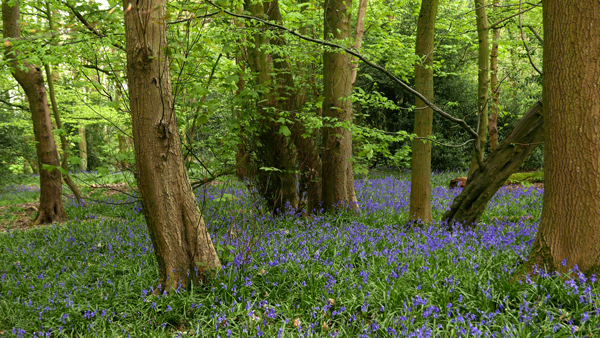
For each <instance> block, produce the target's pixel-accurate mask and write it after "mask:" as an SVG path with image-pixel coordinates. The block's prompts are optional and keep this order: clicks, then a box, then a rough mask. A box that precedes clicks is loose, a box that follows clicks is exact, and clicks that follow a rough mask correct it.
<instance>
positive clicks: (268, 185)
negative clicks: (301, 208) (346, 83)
mask: <svg viewBox="0 0 600 338" xmlns="http://www.w3.org/2000/svg"><path fill="white" fill-rule="evenodd" d="M246 10H247V11H249V12H250V13H252V14H253V15H254V16H257V17H260V18H265V19H269V20H274V21H281V14H280V13H279V4H278V2H277V0H274V1H270V2H264V3H262V4H260V3H254V4H252V3H251V1H246ZM275 34H277V33H275ZM280 39H281V38H280V37H277V36H275V37H273V38H269V37H268V36H267V35H265V34H263V33H262V32H261V33H256V34H254V46H251V47H248V48H247V56H248V63H249V65H250V68H251V69H252V71H253V72H254V73H256V76H255V77H254V80H255V82H256V84H257V85H266V86H270V89H269V90H268V92H266V93H264V94H262V97H261V99H260V101H259V103H258V108H259V111H260V113H261V118H262V127H261V128H260V129H259V131H258V137H257V138H258V141H259V142H260V145H259V146H258V147H257V149H256V154H257V156H256V159H257V160H258V161H259V163H258V165H257V167H259V168H260V167H266V168H270V169H268V170H266V171H265V170H262V169H258V170H256V171H255V173H254V174H255V176H256V180H257V183H258V188H259V191H260V193H261V194H262V195H263V196H264V197H265V198H266V200H267V203H268V206H269V207H272V208H273V210H274V211H275V212H278V211H283V210H284V209H285V206H286V205H287V204H289V206H291V207H292V208H298V203H299V196H298V190H297V188H296V152H295V149H293V148H292V147H291V145H292V143H291V139H290V138H289V137H288V136H286V135H284V134H283V133H282V132H281V130H282V127H285V128H288V130H290V129H289V127H287V126H285V125H283V124H281V123H279V122H277V120H278V119H279V116H280V115H279V113H280V112H281V111H282V110H283V111H290V110H293V107H294V104H295V98H294V97H293V93H291V92H290V90H289V89H288V88H293V86H294V84H293V79H292V77H291V74H289V70H287V69H282V68H281V67H282V65H281V64H278V65H275V64H274V60H275V59H280V58H285V57H284V56H283V55H278V54H277V53H276V52H275V53H273V54H272V55H270V54H268V53H267V52H265V50H264V48H263V47H264V46H267V45H269V44H273V45H278V46H281V45H282V42H281V41H279V40H280ZM282 62H283V63H285V62H286V61H282ZM283 72H286V73H288V75H289V76H284V75H283V74H282V73H283ZM285 128H284V129H285ZM290 131H291V130H290ZM273 169H275V170H273Z"/></svg>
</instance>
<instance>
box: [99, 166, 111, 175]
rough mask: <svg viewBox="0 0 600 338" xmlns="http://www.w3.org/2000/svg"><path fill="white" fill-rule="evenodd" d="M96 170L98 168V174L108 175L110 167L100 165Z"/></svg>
mask: <svg viewBox="0 0 600 338" xmlns="http://www.w3.org/2000/svg"><path fill="white" fill-rule="evenodd" d="M96 170H98V175H108V173H109V172H108V169H107V168H104V167H98V168H96Z"/></svg>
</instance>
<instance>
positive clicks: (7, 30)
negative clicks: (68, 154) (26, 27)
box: [2, 0, 67, 224]
mask: <svg viewBox="0 0 600 338" xmlns="http://www.w3.org/2000/svg"><path fill="white" fill-rule="evenodd" d="M10 2H11V1H9V0H3V1H2V26H3V29H4V31H3V33H4V38H5V39H6V38H9V40H6V42H5V44H4V45H5V46H6V49H5V56H6V59H7V60H9V64H10V66H11V72H12V74H13V77H14V78H15V80H17V82H18V83H19V85H20V86H21V87H22V88H23V91H25V95H26V96H27V99H28V100H29V108H30V110H31V118H32V120H33V133H34V135H35V141H36V153H37V160H38V163H39V164H40V206H39V208H38V215H37V218H36V219H35V221H34V223H35V224H40V223H51V222H54V221H60V220H63V219H65V218H66V217H67V214H66V212H65V209H64V207H63V202H62V182H61V173H60V171H59V169H58V168H60V162H59V159H58V151H57V149H56V143H55V142H54V134H52V121H51V119H50V110H49V107H48V97H47V95H46V88H45V87H44V77H43V75H42V70H41V68H39V67H36V66H35V65H32V64H30V63H28V62H27V61H23V63H22V64H20V63H19V61H17V59H18V56H20V55H19V53H18V52H17V50H16V49H15V48H14V44H16V43H18V40H19V39H20V38H21V23H20V16H21V14H20V10H19V3H18V2H15V3H14V5H11V4H10ZM44 166H46V168H44Z"/></svg>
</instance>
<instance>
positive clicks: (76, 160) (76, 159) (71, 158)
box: [67, 156, 81, 164]
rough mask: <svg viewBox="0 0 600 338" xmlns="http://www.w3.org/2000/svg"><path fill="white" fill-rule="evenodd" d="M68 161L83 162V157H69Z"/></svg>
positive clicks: (73, 162) (72, 162)
mask: <svg viewBox="0 0 600 338" xmlns="http://www.w3.org/2000/svg"><path fill="white" fill-rule="evenodd" d="M67 162H69V163H71V164H81V158H80V157H78V156H71V157H69V158H67Z"/></svg>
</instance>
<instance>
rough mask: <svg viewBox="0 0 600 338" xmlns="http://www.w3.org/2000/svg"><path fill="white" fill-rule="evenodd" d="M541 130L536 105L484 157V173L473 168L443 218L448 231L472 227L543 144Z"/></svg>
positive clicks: (540, 106)
mask: <svg viewBox="0 0 600 338" xmlns="http://www.w3.org/2000/svg"><path fill="white" fill-rule="evenodd" d="M543 129H544V126H543V118H542V104H541V102H537V103H536V104H535V105H534V106H533V107H531V109H529V111H528V112H527V113H526V114H525V115H524V116H523V118H521V119H520V120H519V122H518V123H517V125H516V126H515V128H514V129H513V131H512V132H511V133H510V135H508V137H507V138H506V139H505V140H504V141H503V142H502V144H501V145H500V146H499V147H498V148H497V149H496V150H495V151H494V152H492V153H491V154H490V155H489V156H488V158H487V159H486V161H485V168H486V170H485V171H481V169H480V168H477V169H476V170H475V172H474V173H473V174H472V175H471V177H470V178H469V179H468V180H467V185H466V186H465V188H464V189H463V191H462V192H461V193H460V195H458V196H457V197H456V198H455V199H454V201H453V202H452V205H451V206H450V210H448V211H447V212H446V214H445V215H444V220H445V221H446V223H447V224H448V227H449V228H455V227H456V226H460V225H463V226H474V224H475V222H477V221H478V220H479V219H480V217H481V215H482V214H483V212H484V210H485V208H486V207H487V205H488V203H489V201H490V200H491V199H492V197H493V196H494V194H496V192H497V191H498V189H500V187H502V185H504V182H506V180H507V179H508V178H509V177H510V175H512V174H513V173H514V172H516V171H517V170H518V169H519V167H520V166H521V165H522V164H523V162H525V160H526V159H527V157H528V156H529V154H531V152H533V150H534V149H535V148H536V147H537V146H538V145H539V144H540V143H541V142H542V141H543V138H544V130H543Z"/></svg>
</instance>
